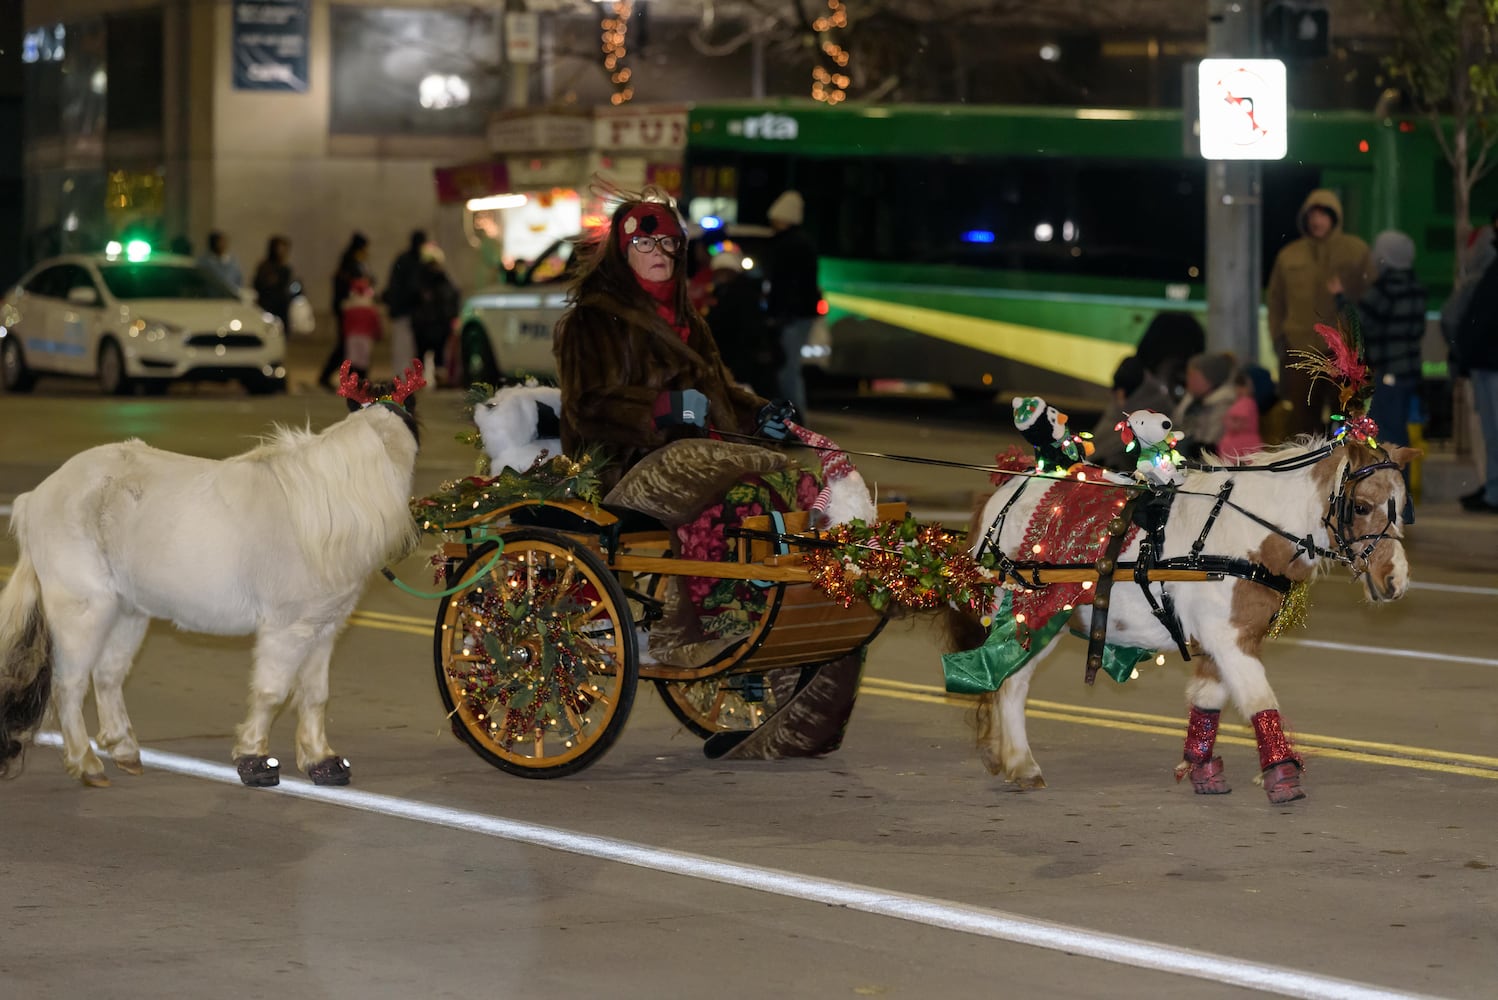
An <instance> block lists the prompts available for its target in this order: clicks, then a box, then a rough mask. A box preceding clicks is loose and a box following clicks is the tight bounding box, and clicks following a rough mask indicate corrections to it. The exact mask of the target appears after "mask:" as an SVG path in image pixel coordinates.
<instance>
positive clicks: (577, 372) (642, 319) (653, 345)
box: [552, 200, 766, 492]
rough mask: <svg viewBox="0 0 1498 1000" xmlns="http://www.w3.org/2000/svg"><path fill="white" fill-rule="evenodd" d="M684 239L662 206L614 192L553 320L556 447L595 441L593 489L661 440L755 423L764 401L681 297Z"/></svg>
mask: <svg viewBox="0 0 1498 1000" xmlns="http://www.w3.org/2000/svg"><path fill="white" fill-rule="evenodd" d="M686 245H687V241H686V234H685V232H684V231H683V227H682V225H681V220H680V219H679V218H678V217H677V215H676V211H675V208H674V207H673V206H671V205H670V204H668V203H666V202H663V201H654V200H634V201H626V202H624V203H623V204H621V205H620V206H619V207H618V208H617V209H616V210H615V212H614V214H613V217H612V220H611V222H610V226H609V229H608V231H607V232H606V233H605V234H603V236H602V237H601V238H600V239H599V241H598V242H597V243H596V244H595V245H593V246H591V247H586V248H584V249H583V251H582V256H583V257H584V260H583V263H582V264H581V266H580V267H579V268H578V272H577V276H576V278H575V279H574V283H573V286H572V298H571V303H572V304H571V306H570V308H569V309H568V310H567V312H566V314H565V315H563V317H562V318H561V320H560V321H558V324H557V331H556V338H555V343H554V345H553V348H552V350H553V351H554V353H555V354H556V359H557V375H558V382H559V384H560V388H561V390H562V414H561V438H562V450H563V451H564V452H566V454H568V455H578V454H581V453H582V452H583V451H585V450H587V449H588V448H590V447H594V446H600V445H602V446H605V447H606V448H607V449H608V450H609V451H610V452H611V455H612V461H611V463H610V465H609V466H608V468H607V469H606V470H605V471H604V474H603V477H602V478H603V490H604V491H605V492H607V491H608V490H609V489H610V488H612V487H613V485H614V484H615V483H616V482H618V480H619V477H620V476H621V475H622V474H623V473H624V472H625V471H626V470H627V469H629V468H630V467H631V466H633V465H634V464H635V463H636V462H638V461H639V460H640V459H642V458H644V457H645V456H646V455H647V454H649V453H650V452H652V451H654V450H655V449H657V448H659V447H661V446H662V445H664V444H666V443H667V442H669V441H673V440H676V439H677V438H679V437H682V436H694V435H702V434H706V433H710V432H711V430H712V429H713V428H721V429H723V430H728V431H734V432H737V433H740V434H752V433H755V431H756V430H757V429H758V428H759V426H760V421H759V419H758V417H759V413H760V411H761V409H763V408H764V407H765V405H766V401H765V400H764V399H763V398H762V397H760V396H757V395H755V394H753V393H751V392H746V391H745V390H743V389H741V388H739V387H738V386H737V385H736V384H735V383H734V378H733V375H732V373H731V372H729V370H728V368H727V366H726V365H724V364H723V359H722V356H721V355H720V354H719V353H718V345H717V342H716V341H715V340H714V338H713V335H712V332H711V331H710V330H709V329H708V326H707V324H706V323H705V322H704V321H703V319H702V317H701V316H699V315H698V314H697V312H696V310H694V309H693V308H692V307H691V305H690V304H689V303H688V301H687V276H686V267H685V255H686Z"/></svg>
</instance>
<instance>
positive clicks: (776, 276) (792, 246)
mask: <svg viewBox="0 0 1498 1000" xmlns="http://www.w3.org/2000/svg"><path fill="white" fill-rule="evenodd" d="M766 215H767V217H768V218H769V220H770V226H771V227H772V228H773V229H774V230H775V236H774V238H772V239H771V240H770V254H769V257H770V260H769V266H768V269H767V273H766V277H767V278H768V279H769V282H770V297H769V302H768V305H769V310H770V318H771V320H772V321H774V323H775V325H776V327H777V328H778V329H779V331H780V351H781V355H782V356H783V360H782V362H781V366H780V395H782V396H784V397H785V398H786V399H788V400H790V402H791V403H792V404H793V405H794V406H795V407H796V410H797V411H798V412H800V413H805V412H806V382H805V379H804V377H803V375H802V372H801V365H802V362H801V354H802V350H803V349H804V348H805V347H806V342H807V341H808V340H809V339H811V328H812V324H813V323H815V322H816V319H817V314H818V307H819V305H820V303H821V301H822V290H821V287H820V286H819V285H818V283H817V248H816V246H815V245H814V244H813V243H812V240H811V236H810V235H809V234H808V233H807V232H806V230H804V229H803V228H801V223H802V222H803V221H805V217H806V201H805V199H803V198H802V197H801V193H800V192H799V191H786V192H784V193H783V194H781V196H780V197H778V198H776V199H775V200H774V201H773V202H772V203H771V204H770V209H769V211H768V212H767V213H766Z"/></svg>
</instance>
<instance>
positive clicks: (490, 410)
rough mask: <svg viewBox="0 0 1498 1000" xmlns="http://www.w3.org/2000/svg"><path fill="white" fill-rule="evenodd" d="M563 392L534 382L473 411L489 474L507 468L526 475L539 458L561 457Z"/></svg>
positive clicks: (503, 392) (511, 389) (507, 389)
mask: <svg viewBox="0 0 1498 1000" xmlns="http://www.w3.org/2000/svg"><path fill="white" fill-rule="evenodd" d="M561 412H562V390H560V389H558V388H556V387H555V386H547V385H540V384H538V383H536V382H535V381H531V382H527V383H524V384H521V385H511V386H506V387H505V388H503V389H500V390H499V391H498V392H496V393H495V394H494V395H493V396H490V397H489V398H488V399H487V400H485V401H484V402H482V403H480V404H478V405H477V406H475V407H474V408H473V422H474V423H475V424H476V425H478V429H479V435H480V436H481V437H482V438H483V439H484V454H486V455H488V456H489V472H490V474H491V475H498V474H499V471H500V470H501V469H504V468H506V467H509V468H511V469H514V470H515V471H516V472H528V471H529V470H530V468H531V466H533V465H535V464H536V462H537V461H539V460H541V459H542V458H553V457H555V456H557V455H560V454H561V453H562V442H561V438H560V435H561V432H562V431H561V426H560V424H559V423H558V417H557V415H558V414H559V413H561Z"/></svg>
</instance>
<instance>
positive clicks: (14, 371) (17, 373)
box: [0, 337, 36, 392]
mask: <svg viewBox="0 0 1498 1000" xmlns="http://www.w3.org/2000/svg"><path fill="white" fill-rule="evenodd" d="M35 381H36V380H35V377H34V376H33V375H32V374H31V369H29V368H27V367H26V359H25V358H24V357H22V356H21V342H20V341H19V340H18V339H16V338H15V337H6V338H5V339H4V340H0V385H4V386H5V391H6V392H27V391H28V390H30V388H31V386H32V385H33V383H34V382H35Z"/></svg>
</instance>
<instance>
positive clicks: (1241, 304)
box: [1207, 0, 1273, 367]
mask: <svg viewBox="0 0 1498 1000" xmlns="http://www.w3.org/2000/svg"><path fill="white" fill-rule="evenodd" d="M1207 15H1208V16H1207V55H1208V56H1211V57H1214V58H1221V57H1226V56H1238V57H1243V58H1251V57H1257V56H1258V55H1259V53H1260V51H1261V49H1262V43H1261V38H1260V24H1261V20H1262V10H1261V8H1260V0H1208V5H1207ZM1260 190H1261V186H1260V170H1259V164H1258V163H1257V162H1255V161H1252V160H1211V161H1208V163H1207V346H1208V348H1209V349H1210V350H1214V351H1232V352H1233V353H1234V354H1236V355H1237V356H1238V358H1239V360H1241V361H1245V362H1258V361H1259V301H1260V298H1261V292H1262V289H1263V287H1264V286H1263V278H1262V276H1261V274H1260V271H1261V270H1262V268H1261V267H1260V264H1259V257H1260V241H1261V236H1260V231H1261V228H1262V227H1261V225H1260V216H1261V208H1262V206H1261V198H1260ZM1269 360H1271V361H1272V360H1273V359H1269ZM1271 367H1272V365H1271Z"/></svg>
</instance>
